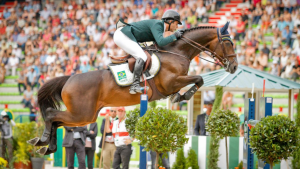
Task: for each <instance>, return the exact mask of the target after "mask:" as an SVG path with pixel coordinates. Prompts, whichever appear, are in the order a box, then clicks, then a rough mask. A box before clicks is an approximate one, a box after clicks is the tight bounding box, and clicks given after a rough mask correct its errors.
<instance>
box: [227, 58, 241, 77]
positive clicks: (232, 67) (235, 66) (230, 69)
mask: <svg viewBox="0 0 300 169" xmlns="http://www.w3.org/2000/svg"><path fill="white" fill-rule="evenodd" d="M237 69H238V63H237V62H236V60H233V61H231V62H229V64H228V65H226V67H225V70H226V71H227V72H229V73H231V74H233V73H235V71H236V70H237Z"/></svg>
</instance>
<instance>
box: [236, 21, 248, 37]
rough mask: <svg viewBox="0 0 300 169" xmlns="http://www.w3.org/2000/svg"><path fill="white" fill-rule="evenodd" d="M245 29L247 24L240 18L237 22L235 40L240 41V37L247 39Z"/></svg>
mask: <svg viewBox="0 0 300 169" xmlns="http://www.w3.org/2000/svg"><path fill="white" fill-rule="evenodd" d="M245 27H246V24H245V22H243V20H242V17H241V16H239V19H238V22H237V25H236V28H235V29H236V32H237V33H236V36H235V37H234V39H235V40H240V36H241V38H242V39H244V37H245Z"/></svg>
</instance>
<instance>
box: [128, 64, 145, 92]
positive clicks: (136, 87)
mask: <svg viewBox="0 0 300 169" xmlns="http://www.w3.org/2000/svg"><path fill="white" fill-rule="evenodd" d="M144 64H145V62H144V60H143V59H141V58H138V59H136V61H135V65H134V71H133V83H132V85H131V86H130V89H129V93H130V94H136V93H142V90H141V88H142V87H141V86H140V77H141V74H142V71H143V66H144Z"/></svg>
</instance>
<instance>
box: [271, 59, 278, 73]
mask: <svg viewBox="0 0 300 169" xmlns="http://www.w3.org/2000/svg"><path fill="white" fill-rule="evenodd" d="M269 73H270V74H271V75H274V76H280V67H279V65H278V60H277V59H276V60H273V64H272V66H271V68H270V71H269Z"/></svg>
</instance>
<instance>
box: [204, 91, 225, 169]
mask: <svg viewBox="0 0 300 169" xmlns="http://www.w3.org/2000/svg"><path fill="white" fill-rule="evenodd" d="M222 96H223V87H222V86H216V99H215V101H214V105H213V108H212V110H211V115H212V114H213V113H214V112H215V111H216V110H218V109H220V107H221V104H222ZM219 142H220V139H219V138H218V137H216V136H214V135H211V139H210V142H209V154H208V161H207V163H208V164H207V165H208V168H210V169H218V168H219V167H218V160H219V156H220V154H219V147H220V144H219Z"/></svg>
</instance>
